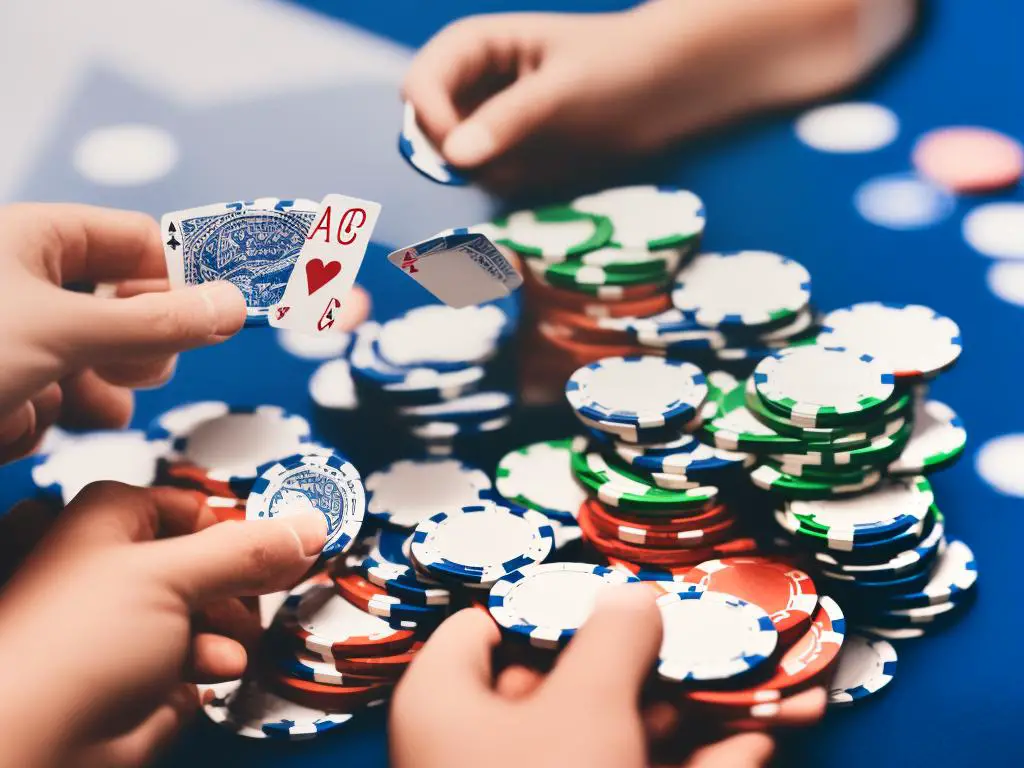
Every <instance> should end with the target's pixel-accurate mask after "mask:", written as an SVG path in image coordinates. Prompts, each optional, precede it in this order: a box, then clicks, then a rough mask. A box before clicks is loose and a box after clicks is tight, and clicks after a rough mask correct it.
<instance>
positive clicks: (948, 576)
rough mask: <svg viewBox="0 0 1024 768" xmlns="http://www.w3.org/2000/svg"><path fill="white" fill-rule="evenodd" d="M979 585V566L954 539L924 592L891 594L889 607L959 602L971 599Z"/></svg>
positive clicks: (902, 607) (887, 604)
mask: <svg viewBox="0 0 1024 768" xmlns="http://www.w3.org/2000/svg"><path fill="white" fill-rule="evenodd" d="M977 582H978V564H977V562H975V560H974V553H973V552H972V551H971V548H970V547H968V546H967V545H966V544H964V542H962V541H959V540H957V539H953V540H952V541H950V542H949V544H948V546H947V547H946V551H945V552H943V553H942V554H941V555H939V558H938V562H937V563H936V566H935V570H934V571H933V572H932V573H931V574H930V575H929V578H928V581H927V584H926V585H925V586H924V587H923V588H921V589H920V590H916V591H910V592H906V593H903V594H896V595H891V596H889V597H888V599H887V600H886V601H885V605H886V606H887V607H888V608H891V609H897V610H898V609H905V608H917V607H922V606H926V605H936V604H939V603H949V602H957V601H960V600H963V599H965V598H967V597H969V596H970V595H971V594H972V593H973V591H974V588H975V586H976V585H977Z"/></svg>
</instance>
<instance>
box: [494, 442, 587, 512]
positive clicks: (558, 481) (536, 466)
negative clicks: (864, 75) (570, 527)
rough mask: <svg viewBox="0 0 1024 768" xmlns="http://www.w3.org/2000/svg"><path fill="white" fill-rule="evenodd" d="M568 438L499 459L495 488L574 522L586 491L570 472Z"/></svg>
mask: <svg viewBox="0 0 1024 768" xmlns="http://www.w3.org/2000/svg"><path fill="white" fill-rule="evenodd" d="M572 445H573V440H572V439H571V438H565V439H562V440H547V441H543V442H539V443H531V444H530V445H525V446H523V447H522V448H518V449H516V450H514V451H512V452H511V453H507V454H505V456H504V457H503V458H502V459H501V461H499V462H498V467H497V470H496V471H495V487H496V488H497V491H498V493H500V494H501V495H502V496H503V497H504V498H506V499H508V500H509V501H511V502H513V503H515V504H519V505H520V506H523V507H527V508H528V509H535V510H537V511H538V512H541V513H543V514H544V515H546V516H547V517H550V518H552V519H554V520H558V521H560V522H563V523H570V524H573V523H575V521H576V512H577V510H579V508H580V504H582V503H583V502H584V500H585V499H586V498H587V494H586V491H585V490H584V489H583V487H582V486H581V485H580V484H579V483H578V482H577V481H576V478H575V476H574V475H573V472H572Z"/></svg>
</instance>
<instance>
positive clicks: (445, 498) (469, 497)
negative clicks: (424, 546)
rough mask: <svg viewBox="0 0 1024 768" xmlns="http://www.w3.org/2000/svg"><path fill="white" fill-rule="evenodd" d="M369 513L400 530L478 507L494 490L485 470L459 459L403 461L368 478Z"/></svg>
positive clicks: (367, 505)
mask: <svg viewBox="0 0 1024 768" xmlns="http://www.w3.org/2000/svg"><path fill="white" fill-rule="evenodd" d="M364 485H365V486H366V493H367V501H366V511H367V514H369V515H370V517H372V518H375V519H377V520H380V521H384V522H387V523H389V524H390V525H394V526H398V527H400V528H415V527H416V526H417V525H419V524H420V523H421V522H422V521H423V520H426V519H427V518H428V517H432V516H433V515H436V514H437V513H438V512H446V511H450V510H455V509H462V507H466V506H469V505H471V504H476V503H477V502H479V501H480V500H481V498H483V497H484V495H485V494H486V493H487V492H488V491H490V490H491V480H490V478H488V477H487V474H486V473H485V472H483V471H482V470H479V469H475V468H473V467H470V466H469V465H467V464H463V463H462V462H461V461H458V460H456V459H420V460H412V459H403V460H401V461H396V462H393V463H391V464H389V465H387V466H386V467H384V468H382V469H380V470H378V471H376V472H373V473H371V474H370V475H368V476H367V478H366V482H365V483H364Z"/></svg>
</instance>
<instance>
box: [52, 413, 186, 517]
mask: <svg viewBox="0 0 1024 768" xmlns="http://www.w3.org/2000/svg"><path fill="white" fill-rule="evenodd" d="M168 446H169V441H168V440H166V439H154V440H148V439H147V438H146V435H145V434H144V433H143V432H140V431H138V430H123V431H116V430H110V431H98V432H86V433H84V434H80V435H75V434H70V433H65V434H64V436H63V438H62V439H61V440H59V441H57V442H56V443H53V444H51V449H50V451H49V453H46V454H41V455H37V456H36V457H34V458H33V460H32V461H33V467H32V482H33V483H35V485H36V487H38V488H39V489H40V490H42V491H44V492H47V493H52V494H54V495H55V496H56V495H59V496H60V498H61V501H63V502H64V503H65V504H70V503H71V501H72V500H73V499H74V498H75V496H77V495H78V493H79V491H81V490H82V489H83V488H84V487H85V486H87V485H88V484H89V483H94V482H97V481H100V480H116V481H117V482H120V483H127V484H128V485H136V486H141V487H146V486H150V485H152V484H153V482H154V481H155V480H156V475H157V464H158V460H159V458H160V456H161V455H162V454H164V453H166V451H167V449H168Z"/></svg>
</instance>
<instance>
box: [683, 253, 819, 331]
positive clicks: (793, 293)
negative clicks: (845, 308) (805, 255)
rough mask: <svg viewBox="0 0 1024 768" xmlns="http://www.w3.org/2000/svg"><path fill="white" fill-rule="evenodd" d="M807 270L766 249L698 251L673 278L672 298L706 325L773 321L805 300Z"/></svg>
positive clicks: (793, 313)
mask: <svg viewBox="0 0 1024 768" xmlns="http://www.w3.org/2000/svg"><path fill="white" fill-rule="evenodd" d="M810 298H811V276H810V274H809V273H808V272H807V270H806V269H805V268H804V266H803V265H802V264H800V263H798V262H796V261H793V260H792V259H787V258H785V257H783V256H780V255H778V254H777V253H770V252H768V251H737V252H734V253H702V254H700V255H699V256H697V257H696V258H695V259H694V260H693V261H692V262H691V263H690V264H689V265H688V266H687V268H686V269H685V270H684V271H683V272H682V273H681V274H680V275H679V277H678V279H677V280H676V286H675V289H674V290H673V291H672V304H673V305H674V306H675V307H676V309H678V310H680V311H681V312H682V313H683V314H684V315H685V316H686V317H689V318H691V319H692V320H694V321H695V322H697V323H698V324H700V325H702V326H704V327H707V328H719V327H734V326H740V327H752V328H757V327H761V326H773V325H777V324H782V323H786V322H789V321H791V320H792V319H793V318H794V317H795V316H796V315H798V314H799V313H800V312H802V311H803V310H804V309H805V308H806V307H807V305H808V302H810Z"/></svg>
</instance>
